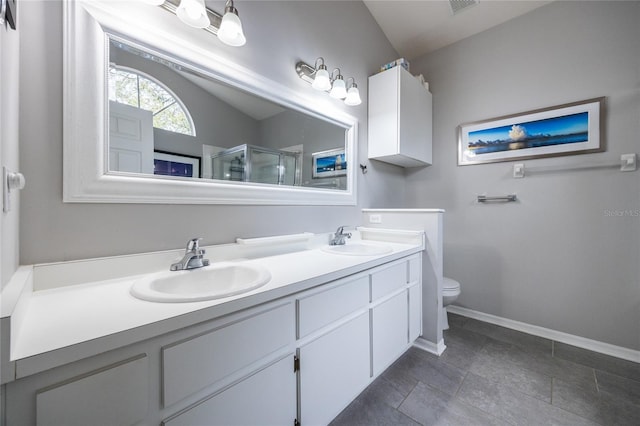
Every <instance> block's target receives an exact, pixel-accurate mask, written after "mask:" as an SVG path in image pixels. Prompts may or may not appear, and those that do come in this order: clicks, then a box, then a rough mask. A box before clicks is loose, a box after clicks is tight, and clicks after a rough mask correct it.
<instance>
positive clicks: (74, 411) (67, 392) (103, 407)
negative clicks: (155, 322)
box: [36, 355, 149, 426]
mask: <svg viewBox="0 0 640 426" xmlns="http://www.w3.org/2000/svg"><path fill="white" fill-rule="evenodd" d="M148 401H149V358H147V356H146V355H140V356H139V357H136V358H134V359H130V360H127V361H123V362H122V363H120V364H117V365H113V366H110V367H107V368H106V369H103V370H98V371H96V372H93V373H89V375H86V376H81V377H79V378H77V379H71V380H70V381H67V382H64V383H62V384H60V385H58V386H54V387H51V388H48V389H45V390H42V391H40V392H38V393H37V395H36V423H37V424H38V426H44V425H65V426H74V425H77V426H86V425H94V424H102V425H112V424H113V425H116V424H118V425H130V424H135V423H138V422H139V421H141V420H143V419H144V418H145V416H146V415H147V410H148ZM98 420H99V422H98V423H96V422H97V421H98Z"/></svg>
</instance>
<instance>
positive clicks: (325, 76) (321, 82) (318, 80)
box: [311, 57, 331, 90]
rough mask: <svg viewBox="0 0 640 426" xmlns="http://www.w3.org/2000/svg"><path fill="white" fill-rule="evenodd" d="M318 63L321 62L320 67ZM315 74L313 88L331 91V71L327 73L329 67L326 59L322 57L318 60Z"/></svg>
mask: <svg viewBox="0 0 640 426" xmlns="http://www.w3.org/2000/svg"><path fill="white" fill-rule="evenodd" d="M318 61H320V65H318ZM314 72H315V76H314V77H313V83H312V84H311V87H313V88H314V89H316V90H329V89H331V77H330V76H329V71H327V66H326V65H325V64H324V58H322V57H320V58H318V59H316V66H315V70H314Z"/></svg>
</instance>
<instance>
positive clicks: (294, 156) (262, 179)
mask: <svg viewBox="0 0 640 426" xmlns="http://www.w3.org/2000/svg"><path fill="white" fill-rule="evenodd" d="M301 161H302V153H300V152H287V151H280V150H275V149H268V148H263V147H260V146H254V145H246V144H245V145H240V146H236V147H234V148H231V149H227V150H224V151H221V152H219V153H218V154H216V155H214V156H212V157H211V162H212V164H211V166H212V170H211V172H212V178H213V179H219V180H231V181H236V182H256V183H270V184H273V185H290V186H293V185H300V180H301V175H300V168H301V164H300V163H301Z"/></svg>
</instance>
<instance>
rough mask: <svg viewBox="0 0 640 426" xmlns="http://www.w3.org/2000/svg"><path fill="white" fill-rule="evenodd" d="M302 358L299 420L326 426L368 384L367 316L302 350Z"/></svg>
mask: <svg viewBox="0 0 640 426" xmlns="http://www.w3.org/2000/svg"><path fill="white" fill-rule="evenodd" d="M299 356H300V373H299V374H300V390H299V392H300V393H299V395H300V419H299V420H300V422H301V424H303V425H309V426H315V425H326V424H328V423H329V422H330V421H331V420H332V419H333V418H334V417H335V416H337V415H338V414H339V413H340V411H342V410H343V409H344V408H345V407H346V406H347V405H348V404H349V403H350V402H351V401H352V400H353V399H354V398H355V397H356V396H357V395H358V394H359V393H360V392H361V391H362V390H363V389H364V388H365V387H366V386H367V385H368V384H369V381H370V364H369V360H370V352H369V315H368V312H367V311H364V312H363V313H362V314H361V315H359V316H357V317H355V318H353V319H351V320H350V321H348V322H346V323H344V324H342V325H340V326H339V327H337V328H335V329H334V330H332V331H330V332H329V333H327V334H325V335H323V336H321V337H319V338H318V339H316V340H313V341H311V342H310V343H308V344H306V345H304V346H302V347H301V348H300V349H299Z"/></svg>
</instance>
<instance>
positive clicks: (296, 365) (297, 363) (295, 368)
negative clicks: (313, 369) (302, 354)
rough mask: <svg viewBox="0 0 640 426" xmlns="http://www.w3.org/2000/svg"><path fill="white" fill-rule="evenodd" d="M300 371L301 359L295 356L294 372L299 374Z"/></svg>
mask: <svg viewBox="0 0 640 426" xmlns="http://www.w3.org/2000/svg"><path fill="white" fill-rule="evenodd" d="M298 371H300V358H298V357H297V356H295V355H294V356H293V372H294V373H297V372H298ZM297 421H298V419H296V422H297Z"/></svg>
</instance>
